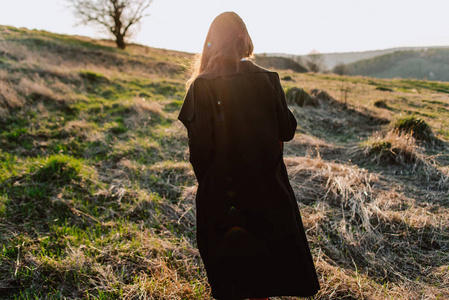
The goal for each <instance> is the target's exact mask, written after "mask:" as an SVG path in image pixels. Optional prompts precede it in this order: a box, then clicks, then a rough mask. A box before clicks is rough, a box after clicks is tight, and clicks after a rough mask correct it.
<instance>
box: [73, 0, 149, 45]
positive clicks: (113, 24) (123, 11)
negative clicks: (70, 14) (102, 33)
mask: <svg viewBox="0 0 449 300" xmlns="http://www.w3.org/2000/svg"><path fill="white" fill-rule="evenodd" d="M67 1H68V2H69V3H70V6H71V7H72V8H73V10H74V13H75V16H76V17H77V18H79V19H80V21H81V24H96V25H100V26H101V27H103V29H106V30H107V32H109V33H111V34H112V35H113V36H114V37H115V43H116V44H117V47H118V48H120V49H125V47H126V42H125V38H127V37H128V36H129V33H130V28H131V27H133V26H134V25H136V24H138V23H139V22H140V20H141V19H142V18H143V17H145V16H148V15H147V14H145V11H146V10H147V9H148V8H149V7H150V5H151V3H152V2H153V0H67Z"/></svg>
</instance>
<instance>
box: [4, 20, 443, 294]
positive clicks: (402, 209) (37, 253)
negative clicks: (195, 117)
mask: <svg viewBox="0 0 449 300" xmlns="http://www.w3.org/2000/svg"><path fill="white" fill-rule="evenodd" d="M110 45H111V43H110V42H107V41H96V40H92V39H88V38H83V37H71V36H63V35H57V34H52V33H48V32H42V31H34V30H33V31H30V30H26V29H17V28H13V27H6V26H0V298H1V299H44V298H45V299H61V298H64V299H211V296H210V289H209V286H208V284H207V280H206V274H205V272H204V268H203V265H202V263H201V260H200V257H199V253H198V250H197V248H196V244H195V206H194V203H195V199H194V197H195V191H196V180H195V178H194V174H193V171H192V168H191V166H190V164H189V162H188V140H187V136H186V131H185V129H184V128H183V126H182V124H181V123H180V122H178V121H177V120H176V117H177V114H178V112H179V109H180V107H181V105H182V100H183V97H184V93H185V87H184V82H185V79H186V77H187V76H186V73H185V69H186V67H185V66H186V65H188V59H189V58H190V57H191V55H190V54H187V53H179V52H175V51H169V50H162V49H154V48H148V47H144V46H139V45H131V46H130V47H129V48H128V49H126V50H125V51H123V50H117V49H115V48H113V47H110ZM279 73H280V75H281V78H289V81H283V82H282V84H283V85H284V87H285V88H286V94H287V96H288V102H289V105H290V108H291V109H292V111H293V113H294V114H295V116H296V117H297V120H298V124H299V127H298V130H297V133H296V136H295V138H294V139H293V140H292V141H291V142H289V143H286V147H285V162H286V164H287V167H288V172H289V176H290V179H291V182H292V186H293V188H294V192H295V194H296V196H297V199H298V205H299V207H300V210H301V213H302V218H303V222H304V226H305V227H306V233H307V237H308V239H309V241H310V246H311V250H312V255H313V257H314V260H315V262H316V266H317V271H318V275H319V280H320V284H321V287H322V289H321V290H320V292H319V294H317V295H316V296H315V297H314V299H341V298H345V299H421V298H426V299H438V298H439V299H445V298H449V292H448V291H449V275H448V274H449V254H448V253H449V235H448V232H449V198H448V194H449V169H448V165H449V155H448V142H449V98H448V95H449V84H445V83H437V82H428V81H416V80H382V79H375V78H362V77H348V76H334V75H314V74H308V73H296V72H293V71H290V70H281V71H279ZM317 89H318V90H317ZM410 124H411V125H410ZM410 128H412V129H413V131H412V132H411V131H410V130H409V129H410ZM273 299H291V298H288V297H284V298H282V297H281V298H273Z"/></svg>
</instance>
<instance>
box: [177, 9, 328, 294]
mask: <svg viewBox="0 0 449 300" xmlns="http://www.w3.org/2000/svg"><path fill="white" fill-rule="evenodd" d="M252 54H253V44H252V41H251V38H250V36H249V34H248V32H247V30H246V26H245V24H244V23H243V21H242V19H241V18H240V17H239V16H238V15H237V14H235V13H233V12H225V13H223V14H221V15H219V16H218V17H217V18H216V19H215V20H214V21H213V22H212V24H211V26H210V29H209V32H208V34H207V38H206V41H205V43H204V48H203V52H202V54H201V55H200V56H199V58H198V61H197V65H196V69H195V72H194V74H193V75H192V78H191V80H189V82H188V86H189V88H188V92H187V95H186V97H185V100H184V104H183V106H182V109H181V112H180V113H179V117H178V118H179V120H181V121H182V122H183V124H184V125H185V127H186V128H187V130H188V136H189V150H190V162H191V163H192V166H193V169H194V172H195V175H196V178H197V180H198V183H199V186H198V190H197V195H196V209H197V242H198V248H199V251H200V254H201V258H202V260H203V262H204V266H205V268H206V272H207V276H208V281H209V283H210V286H211V288H212V295H213V297H214V298H217V299H244V298H251V299H255V298H264V299H266V297H270V296H311V295H313V294H315V293H316V292H317V291H318V290H319V284H318V279H317V275H316V272H315V268H314V265H313V260H312V256H311V254H310V250H309V247H308V244H307V240H306V236H305V233H304V228H303V225H302V221H301V217H300V214H299V210H298V205H297V203H296V200H295V196H294V194H293V190H292V188H291V186H290V183H289V181H288V177H287V171H286V168H285V165H284V162H283V156H282V150H283V149H282V148H283V142H284V141H289V140H291V139H292V138H293V136H294V134H295V130H296V120H295V118H294V116H293V114H292V113H291V112H290V111H289V109H288V108H287V105H286V101H285V95H284V92H283V89H282V87H281V85H280V80H279V77H278V75H277V73H274V72H269V71H267V70H264V69H262V68H260V67H258V66H257V65H255V64H253V63H252V62H251V61H249V60H247V58H249V57H251V56H252Z"/></svg>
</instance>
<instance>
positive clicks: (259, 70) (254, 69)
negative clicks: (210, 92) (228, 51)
mask: <svg viewBox="0 0 449 300" xmlns="http://www.w3.org/2000/svg"><path fill="white" fill-rule="evenodd" d="M248 74H249V75H251V74H254V75H257V74H266V75H269V76H270V77H275V78H279V75H278V73H277V72H274V71H270V70H268V69H265V68H263V67H261V66H259V65H257V64H256V63H254V62H253V61H250V60H243V61H240V62H239V64H238V66H237V67H229V68H225V70H223V71H222V73H221V74H201V75H199V76H198V77H197V78H196V79H195V81H194V83H196V82H198V81H202V82H203V84H204V82H205V81H210V80H214V79H217V78H230V77H234V76H239V75H248Z"/></svg>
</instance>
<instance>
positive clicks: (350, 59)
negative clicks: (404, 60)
mask: <svg viewBox="0 0 449 300" xmlns="http://www.w3.org/2000/svg"><path fill="white" fill-rule="evenodd" d="M429 49H448V50H449V46H435V47H400V48H391V49H383V50H372V51H361V52H341V53H322V54H321V55H322V56H323V62H324V65H325V66H326V68H327V69H328V70H332V68H333V67H335V66H336V65H338V64H340V63H344V64H351V63H354V62H357V61H361V60H366V59H370V58H374V57H377V56H382V55H386V54H390V53H394V52H398V51H425V50H429ZM265 55H266V56H269V57H272V56H276V57H286V58H290V59H292V60H294V61H296V62H298V63H299V64H301V60H304V59H305V58H306V56H307V55H292V54H286V53H267V54H265Z"/></svg>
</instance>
